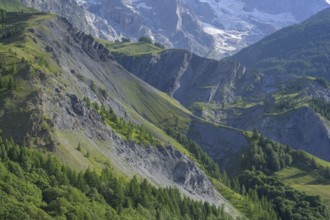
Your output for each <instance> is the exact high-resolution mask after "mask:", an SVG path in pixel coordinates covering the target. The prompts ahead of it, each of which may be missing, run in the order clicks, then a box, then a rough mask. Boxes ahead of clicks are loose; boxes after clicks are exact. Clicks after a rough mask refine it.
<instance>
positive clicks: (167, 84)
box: [116, 50, 260, 107]
mask: <svg viewBox="0 0 330 220" xmlns="http://www.w3.org/2000/svg"><path fill="white" fill-rule="evenodd" d="M116 60H118V62H119V63H120V64H122V65H123V66H124V67H125V68H127V69H128V70H129V71H130V72H132V73H134V74H135V75H136V76H138V77H139V78H141V79H143V80H144V81H145V82H147V83H149V84H150V85H152V86H155V87H156V88H158V89H161V90H162V91H164V92H167V93H169V94H170V95H171V96H172V97H174V98H176V99H177V100H178V101H180V103H182V104H183V105H185V106H186V107H189V106H191V105H192V104H193V103H194V102H204V103H217V104H222V103H228V102H233V101H234V100H235V99H238V98H239V97H240V96H241V95H242V94H244V95H246V94H251V95H254V93H255V95H257V93H256V92H254V91H253V89H254V87H255V86H256V85H257V84H258V83H259V80H260V74H259V73H258V72H256V71H252V70H248V69H246V68H245V67H244V66H242V65H240V63H238V62H235V61H220V62H219V61H215V60H212V59H204V58H201V57H199V56H196V55H194V54H192V53H190V52H188V51H185V50H166V51H164V52H162V53H160V55H146V56H139V57H134V56H133V57H128V56H118V57H117V58H116ZM237 88H240V89H239V90H238V89H237Z"/></svg>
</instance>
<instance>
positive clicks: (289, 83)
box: [107, 43, 330, 160]
mask: <svg viewBox="0 0 330 220" xmlns="http://www.w3.org/2000/svg"><path fill="white" fill-rule="evenodd" d="M117 45H118V46H116V47H121V51H118V50H114V49H113V48H114V47H115V46H113V45H107V47H108V48H109V49H110V51H111V50H112V51H114V52H113V54H114V55H115V57H116V60H118V62H119V63H120V64H121V65H123V66H124V67H125V68H126V69H127V70H129V71H130V72H132V73H134V74H135V75H136V76H138V77H140V78H141V79H143V80H144V81H146V82H148V83H149V84H151V85H153V86H155V87H156V88H158V89H160V90H162V91H164V92H167V93H168V94H170V95H171V96H172V97H174V98H175V99H177V100H178V101H179V102H180V103H181V104H183V105H184V106H185V107H187V108H190V109H192V110H193V111H194V113H195V114H196V115H198V116H201V117H204V118H206V119H208V120H211V121H214V122H218V123H223V124H225V125H228V126H232V127H236V128H239V129H243V130H252V129H253V128H257V129H258V130H260V131H261V132H262V133H264V134H266V135H267V136H269V137H272V138H274V139H275V140H277V141H279V142H281V143H284V144H289V145H291V146H292V147H294V148H297V149H302V150H306V151H308V152H310V153H312V154H314V155H316V156H318V157H321V158H323V159H325V160H330V157H329V156H328V155H329V153H330V139H329V123H328V121H327V120H324V118H323V117H322V116H321V115H319V114H318V113H317V112H315V110H314V109H313V108H312V107H311V105H310V104H311V100H312V99H313V98H321V99H324V100H329V94H330V93H329V88H328V87H327V85H326V83H324V81H322V80H320V79H318V78H313V77H305V76H299V75H295V74H277V73H271V74H270V73H269V74H264V73H262V72H259V71H256V70H253V69H251V68H247V67H245V66H244V65H241V64H240V63H239V62H237V61H232V60H229V59H224V60H222V61H215V60H211V59H205V58H201V57H199V56H196V55H194V54H192V53H190V52H188V51H184V50H158V51H157V50H156V51H153V52H149V53H148V52H145V53H142V52H140V53H139V54H132V53H128V51H134V50H135V44H125V43H123V44H117ZM312 122H317V123H312ZM307 125H308V126H307ZM306 126H307V127H309V128H310V129H305V127H306ZM320 134H322V135H320ZM302 137H304V138H302Z"/></svg>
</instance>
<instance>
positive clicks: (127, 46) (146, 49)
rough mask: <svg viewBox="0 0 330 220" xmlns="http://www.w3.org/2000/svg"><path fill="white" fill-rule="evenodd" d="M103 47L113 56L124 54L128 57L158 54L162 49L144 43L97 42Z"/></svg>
mask: <svg viewBox="0 0 330 220" xmlns="http://www.w3.org/2000/svg"><path fill="white" fill-rule="evenodd" d="M98 41H99V42H100V43H102V44H103V45H104V46H106V47H107V48H108V50H109V51H111V52H112V53H113V54H125V55H129V56H142V55H147V54H158V53H160V52H161V51H163V50H164V49H162V48H159V47H156V46H155V45H153V44H149V43H145V42H138V43H132V42H123V43H114V42H109V41H104V40H98Z"/></svg>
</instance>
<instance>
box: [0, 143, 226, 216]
mask: <svg viewBox="0 0 330 220" xmlns="http://www.w3.org/2000/svg"><path fill="white" fill-rule="evenodd" d="M0 159H1V160H0V171H1V172H0V176H1V178H0V196H1V200H0V203H1V205H0V216H1V218H4V219H28V218H31V219H35V218H41V219H51V218H59V217H64V218H66V219H169V218H171V219H231V218H230V217H229V216H228V215H227V214H225V213H224V211H223V210H222V209H217V208H216V207H215V206H210V205H209V204H207V203H202V202H195V201H192V200H191V199H188V198H186V197H181V195H180V193H179V191H178V190H177V189H171V188H168V189H157V188H155V187H154V186H152V185H150V184H149V183H148V182H147V181H146V180H143V181H139V180H138V179H137V178H136V177H134V178H133V179H131V180H130V181H126V180H124V179H122V178H118V177H117V176H116V175H115V174H114V173H113V172H112V171H111V170H110V169H104V170H102V172H101V173H100V174H98V173H96V172H94V171H92V170H90V169H88V170H86V171H85V172H79V173H78V172H76V171H73V170H72V169H70V168H68V167H67V166H64V165H63V164H61V162H60V161H59V160H58V159H57V158H56V157H54V156H53V155H48V157H45V156H44V155H43V154H42V153H41V152H40V151H37V150H33V149H29V148H26V147H21V146H18V145H15V144H14V142H13V141H12V140H11V141H4V142H3V141H2V139H0Z"/></svg>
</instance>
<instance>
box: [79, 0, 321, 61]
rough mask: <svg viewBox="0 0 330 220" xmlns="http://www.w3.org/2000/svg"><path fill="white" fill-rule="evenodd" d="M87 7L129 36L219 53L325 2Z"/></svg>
mask: <svg viewBox="0 0 330 220" xmlns="http://www.w3.org/2000/svg"><path fill="white" fill-rule="evenodd" d="M88 2H89V3H90V4H91V5H89V6H86V7H87V9H88V10H89V11H91V12H92V13H94V14H95V15H97V16H100V17H102V18H104V19H105V20H107V21H108V23H109V24H110V25H111V26H112V27H113V28H114V29H115V30H116V32H117V33H119V34H122V35H124V36H126V37H129V38H132V37H133V38H138V37H140V36H142V35H150V36H152V37H153V38H154V39H155V40H157V41H160V42H161V43H163V44H165V45H166V46H168V47H176V48H184V49H188V50H190V51H192V52H194V53H197V54H199V55H202V56H208V57H215V58H219V57H223V56H225V55H228V54H231V53H233V52H235V51H237V50H239V49H241V48H243V47H245V46H247V45H249V44H251V43H255V42H256V41H258V40H260V39H261V38H263V37H265V36H267V35H268V34H270V33H272V32H274V31H276V30H278V29H280V28H282V27H285V26H288V25H291V24H294V23H298V22H300V21H302V20H304V19H306V18H308V17H309V16H311V15H313V14H315V13H316V12H318V11H320V10H321V9H323V8H325V7H327V6H328V3H326V1H324V0H318V1H313V2H311V1H308V0H294V1H288V0H280V1H275V2H274V1H269V0H267V1H252V0H235V1H232V0H168V1H159V0H111V1H109V0H106V1H105V0H89V1H88Z"/></svg>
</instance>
